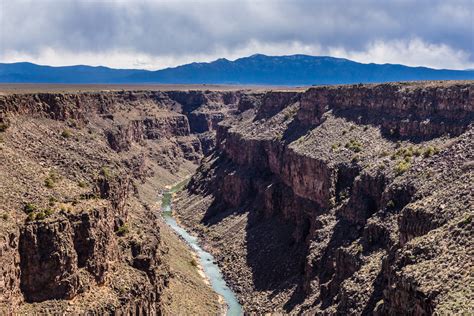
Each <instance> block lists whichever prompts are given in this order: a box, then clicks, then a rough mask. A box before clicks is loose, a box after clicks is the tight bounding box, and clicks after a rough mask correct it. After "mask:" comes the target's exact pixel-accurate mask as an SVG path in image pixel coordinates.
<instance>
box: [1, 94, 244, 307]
mask: <svg viewBox="0 0 474 316" xmlns="http://www.w3.org/2000/svg"><path fill="white" fill-rule="evenodd" d="M239 98H240V92H238V91H235V92H211V91H174V92H173V91H168V92H160V91H116V92H83V93H31V94H7V95H4V96H0V177H1V179H2V181H1V182H0V197H1V200H0V216H1V219H0V249H1V255H0V285H1V286H0V311H1V312H0V313H2V314H16V313H53V314H55V313H59V314H62V313H79V314H90V315H93V314H104V313H115V314H130V313H137V314H173V313H175V312H178V313H181V312H183V310H180V308H181V306H183V308H186V312H193V313H197V314H206V313H212V314H214V313H218V311H219V310H220V309H221V306H219V303H218V299H217V296H216V294H215V293H214V292H213V291H212V290H211V288H210V287H209V286H208V285H206V284H205V282H204V280H203V279H202V278H201V276H200V275H199V273H198V271H197V270H196V268H195V267H194V266H193V265H192V261H193V260H194V259H193V257H192V255H191V253H190V251H189V249H187V247H186V246H185V245H184V243H183V242H182V241H180V240H179V239H178V238H177V237H176V236H175V235H174V234H173V233H171V232H170V231H169V229H168V227H167V226H166V225H165V224H164V222H163V221H162V219H161V217H160V215H159V203H158V201H159V192H160V191H163V190H164V189H165V188H166V186H168V185H171V184H173V183H175V182H177V181H180V180H181V179H183V178H184V177H185V176H187V175H189V174H190V173H192V172H193V171H194V169H195V168H196V165H197V164H198V163H199V161H200V159H201V158H202V157H203V155H204V153H206V152H209V151H212V150H213V148H214V144H215V136H214V134H215V127H216V125H217V122H218V121H220V120H222V119H223V118H225V117H227V116H228V115H229V113H230V112H231V111H233V109H234V108H236V106H237V101H238V100H239ZM183 300H187V301H188V303H187V304H181V303H180V302H182V301H183Z"/></svg>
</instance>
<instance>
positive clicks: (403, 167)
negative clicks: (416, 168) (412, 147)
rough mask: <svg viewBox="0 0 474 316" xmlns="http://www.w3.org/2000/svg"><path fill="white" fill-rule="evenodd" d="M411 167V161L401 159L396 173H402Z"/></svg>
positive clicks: (396, 166)
mask: <svg viewBox="0 0 474 316" xmlns="http://www.w3.org/2000/svg"><path fill="white" fill-rule="evenodd" d="M410 167H411V163H410V162H407V161H405V160H403V161H400V162H398V163H397V164H396V165H395V174H397V175H401V174H403V173H405V172H406V171H407V170H408V169H410Z"/></svg>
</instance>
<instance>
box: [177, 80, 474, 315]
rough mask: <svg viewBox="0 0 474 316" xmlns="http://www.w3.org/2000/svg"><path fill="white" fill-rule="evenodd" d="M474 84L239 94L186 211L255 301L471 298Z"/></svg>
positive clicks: (332, 303) (296, 306) (449, 304)
mask: <svg viewBox="0 0 474 316" xmlns="http://www.w3.org/2000/svg"><path fill="white" fill-rule="evenodd" d="M473 89H474V86H473V85H472V83H424V84H383V85H369V86H362V85H357V86H341V87H320V88H312V89H309V90H308V91H306V92H303V93H294V92H288V93H284V92H268V93H267V94H265V95H261V96H258V97H257V100H254V101H253V102H250V103H251V104H253V106H252V105H251V104H249V102H248V98H241V101H240V104H239V106H238V109H239V110H238V113H237V114H236V115H235V117H234V118H231V119H228V120H226V121H224V122H222V123H221V124H220V125H219V127H218V130H217V149H216V152H215V153H214V154H213V155H211V156H209V157H207V158H206V159H205V160H204V162H203V163H202V165H201V167H200V168H199V169H198V171H197V173H196V175H195V176H194V177H193V178H192V180H191V182H190V184H189V185H188V188H187V190H186V191H185V192H183V193H182V194H181V198H180V201H179V202H178V206H177V207H178V215H179V217H180V219H181V221H182V222H183V223H184V224H185V225H187V226H188V228H190V229H192V230H194V231H196V233H198V234H199V235H200V237H201V238H202V239H203V240H205V242H206V243H207V244H208V245H209V247H210V249H211V250H212V251H213V252H214V254H215V255H216V258H217V259H218V261H219V263H220V265H221V267H222V268H223V271H224V274H225V275H226V277H227V278H228V280H230V283H231V285H232V286H233V288H234V289H235V290H236V292H237V293H238V295H239V297H240V298H241V300H242V301H243V303H244V306H245V308H246V310H247V311H249V312H270V311H279V312H290V311H291V312H309V313H321V312H324V313H330V314H332V313H338V314H393V315H396V314H400V313H413V314H416V315H423V314H431V313H433V312H435V311H437V312H440V313H458V312H460V311H467V310H469V308H472V305H470V304H472V302H470V300H469V296H470V295H471V294H472V292H471V290H469V288H468V286H467V285H466V284H467V283H469V281H468V279H469V276H468V272H467V270H466V268H467V266H471V263H470V261H469V259H468V254H467V251H466V250H465V249H464V248H463V247H465V246H466V245H467V244H469V243H470V241H469V237H468V235H469V230H470V229H471V225H472V224H471V219H472V214H470V210H471V209H472V208H473V200H472V192H470V190H471V189H470V187H471V183H472V182H473V180H474V175H473V173H472V168H471V165H472V159H473V157H472V150H470V149H469V148H472V146H473V143H472V140H473V137H472V136H473V132H474V131H473V129H472V122H473V118H474V99H473V91H474V90H473ZM189 205H192V206H191V207H190V206H189ZM435 240H436V242H434V241H435Z"/></svg>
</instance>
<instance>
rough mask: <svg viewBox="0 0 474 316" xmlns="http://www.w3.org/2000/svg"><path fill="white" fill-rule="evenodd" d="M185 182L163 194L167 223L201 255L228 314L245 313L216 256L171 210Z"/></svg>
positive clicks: (214, 288) (162, 202) (204, 269)
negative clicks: (200, 243)
mask: <svg viewBox="0 0 474 316" xmlns="http://www.w3.org/2000/svg"><path fill="white" fill-rule="evenodd" d="M185 183H186V182H181V183H179V184H177V185H176V186H174V187H173V188H171V189H170V190H169V191H167V192H165V193H164V194H163V198H162V200H161V209H162V213H163V218H164V219H165V221H166V223H167V224H168V225H169V226H170V227H171V228H172V229H173V230H174V231H175V232H176V233H178V235H180V236H181V237H182V238H183V239H184V240H185V241H186V242H187V243H188V244H189V245H190V246H191V248H192V249H193V250H194V251H195V253H196V254H197V256H198V257H199V260H200V263H201V266H202V268H203V271H204V274H205V275H206V277H207V278H208V279H209V281H210V283H211V286H212V289H213V290H214V291H215V292H216V293H217V294H219V295H220V296H221V297H223V299H224V301H225V303H226V305H227V310H226V315H227V316H239V315H243V310H242V306H241V305H240V303H239V301H238V300H237V298H236V296H235V294H234V292H232V290H231V289H230V288H229V287H228V286H227V284H226V282H225V280H224V278H223V276H222V273H221V271H220V269H219V266H218V265H217V264H216V263H215V260H214V257H213V256H212V255H211V254H210V253H208V252H206V251H204V249H202V248H201V247H200V246H199V243H198V239H197V238H196V237H194V236H192V235H190V234H189V233H188V232H187V231H186V230H185V229H184V228H182V227H181V226H179V225H178V223H177V222H176V220H175V219H174V218H173V213H172V210H171V206H172V198H173V193H175V192H177V191H179V190H181V189H182V188H183V186H184V185H185Z"/></svg>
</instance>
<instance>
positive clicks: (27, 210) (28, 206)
mask: <svg viewBox="0 0 474 316" xmlns="http://www.w3.org/2000/svg"><path fill="white" fill-rule="evenodd" d="M37 209H38V206H36V205H35V204H33V203H26V204H25V206H24V207H23V211H25V213H26V214H31V213H33V212H34V211H36V210H37Z"/></svg>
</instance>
